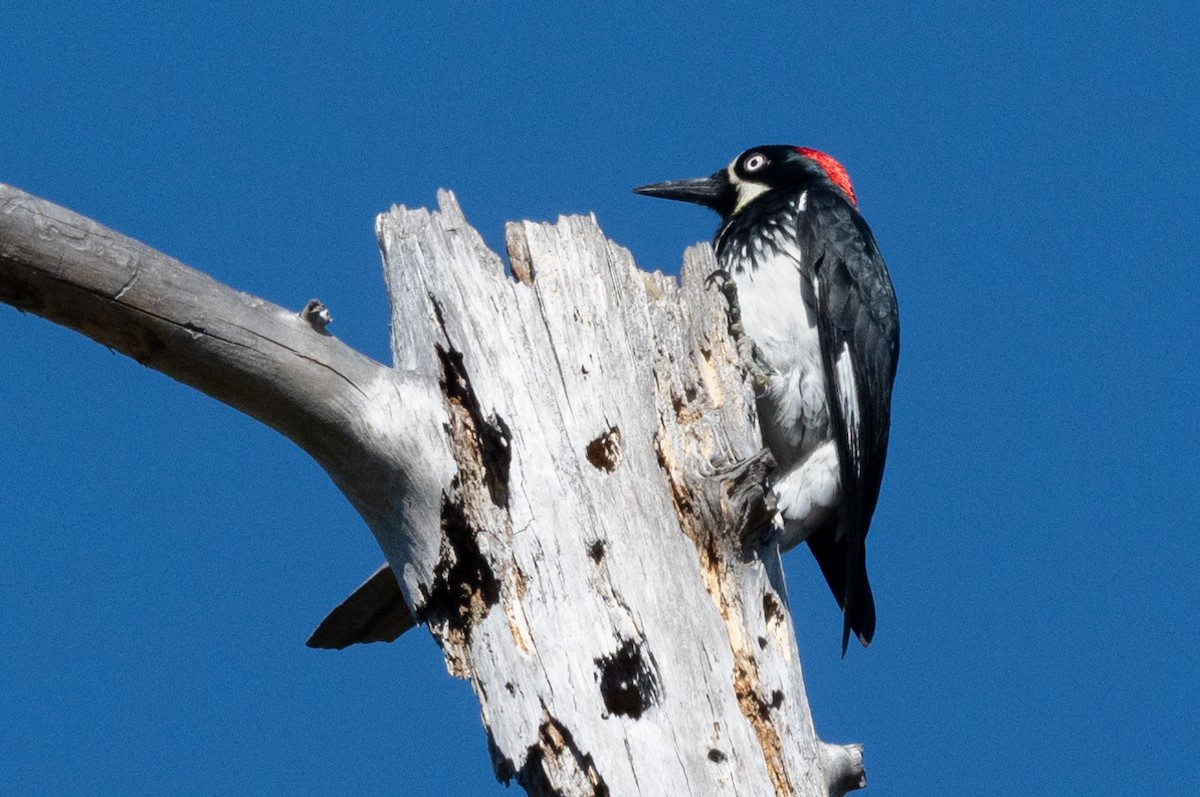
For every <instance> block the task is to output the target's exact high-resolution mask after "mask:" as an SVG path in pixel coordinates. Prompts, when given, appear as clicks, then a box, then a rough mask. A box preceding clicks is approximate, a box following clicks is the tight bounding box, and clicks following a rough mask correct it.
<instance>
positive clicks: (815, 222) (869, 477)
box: [798, 191, 900, 655]
mask: <svg viewBox="0 0 1200 797" xmlns="http://www.w3.org/2000/svg"><path fill="white" fill-rule="evenodd" d="M798 234H799V239H800V246H801V251H802V252H803V253H804V262H803V263H802V264H801V274H802V275H803V279H805V280H806V281H807V282H808V284H806V285H805V286H804V295H805V300H806V301H807V302H808V303H809V306H810V307H811V308H812V309H813V311H814V313H813V314H814V316H815V317H816V318H817V331H818V335H819V336H820V341H821V359H822V365H823V367H824V371H825V389H826V394H827V395H828V397H829V412H830V418H831V420H832V422H833V428H834V433H835V436H836V440H837V448H838V463H839V466H840V470H841V481H842V505H841V511H840V512H839V516H838V522H837V526H836V528H831V529H827V530H824V531H822V532H818V533H816V534H814V535H813V536H811V537H809V540H808V543H809V547H810V548H811V549H812V552H813V556H815V557H816V559H817V563H818V564H819V565H820V566H821V572H822V573H823V574H824V575H825V580H826V581H828V582H829V586H830V589H832V590H833V594H834V597H835V598H837V601H838V605H839V606H841V607H842V610H843V615H844V622H843V627H842V655H845V653H846V644H847V642H848V641H849V638H850V631H851V630H853V631H854V633H855V635H856V636H857V637H858V639H859V641H860V642H861V643H862V644H863V645H867V644H868V643H870V641H871V638H872V637H873V636H874V634H875V601H874V598H873V597H872V595H871V585H870V582H869V581H868V580H867V566H866V548H865V543H866V537H867V530H868V528H869V527H870V524H871V516H872V515H873V514H874V512H875V504H876V502H877V501H878V499H879V485H880V482H881V481H882V479H883V465H884V461H885V460H886V458H887V444H888V429H889V426H890V414H891V400H892V382H893V381H894V379H895V376H896V361H897V358H898V357H899V354H900V321H899V315H898V312H897V308H896V294H895V291H894V290H893V288H892V281H891V278H890V277H889V276H888V271H887V266H886V265H884V262H883V258H882V257H881V256H880V254H879V248H878V247H877V246H876V244H875V237H874V236H873V235H872V234H871V230H870V228H868V227H867V223H866V222H865V221H864V220H863V218H862V216H860V215H859V213H858V211H857V210H855V209H854V208H853V207H852V206H851V205H850V204H849V203H848V202H847V201H846V200H845V198H843V197H842V196H841V195H839V194H835V193H833V192H832V191H829V192H826V191H810V192H809V196H808V202H807V205H806V207H805V211H804V212H803V213H802V214H801V215H800V220H799V230H798Z"/></svg>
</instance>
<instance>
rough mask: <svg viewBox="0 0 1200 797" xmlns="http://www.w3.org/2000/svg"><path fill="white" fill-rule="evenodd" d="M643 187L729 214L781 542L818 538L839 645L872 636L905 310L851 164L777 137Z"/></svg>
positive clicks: (725, 227) (722, 234) (729, 273)
mask: <svg viewBox="0 0 1200 797" xmlns="http://www.w3.org/2000/svg"><path fill="white" fill-rule="evenodd" d="M634 191H635V192H637V193H639V194H646V195H648V196H655V197H662V198H665V199H677V200H681V201H683V202H692V203H695V204H699V205H705V206H707V207H709V208H712V209H713V210H715V211H716V212H717V213H719V214H720V216H721V225H720V227H718V228H717V233H716V236H715V237H714V238H713V246H714V247H715V249H716V255H717V262H718V264H719V265H720V267H721V272H723V276H724V277H726V278H727V279H731V280H732V281H733V284H734V285H735V286H736V303H737V305H739V306H740V316H741V318H740V321H741V328H742V330H744V334H745V335H746V336H748V337H749V338H750V340H751V341H753V348H754V349H755V350H756V351H755V354H754V355H753V362H752V363H749V364H748V367H749V368H750V369H751V370H752V371H755V372H757V373H758V374H759V377H760V380H759V381H760V384H759V385H758V387H759V394H758V402H757V403H758V415H759V424H760V426H761V428H762V434H763V443H764V444H765V445H766V446H767V448H769V449H770V451H771V453H772V455H773V456H774V457H775V461H776V470H775V472H774V474H773V475H772V488H773V490H774V492H775V497H776V502H777V504H778V507H779V513H780V517H781V519H782V524H783V529H782V532H781V534H780V537H779V545H780V549H781V550H788V549H789V548H792V547H793V546H796V545H798V544H800V542H801V541H804V540H807V541H808V545H809V548H810V549H811V550H812V553H813V556H814V557H816V560H817V563H818V564H819V565H820V567H821V572H822V573H823V574H824V576H825V580H826V581H828V582H829V587H830V589H832V590H833V595H834V597H835V598H837V601H838V605H839V606H840V607H841V608H842V612H843V618H844V619H843V626H842V655H843V656H844V655H845V654H846V643H847V641H848V640H849V638H850V632H851V631H853V632H854V633H855V635H856V636H857V637H858V639H859V641H860V642H861V643H862V644H863V645H864V646H866V645H868V644H870V642H871V638H872V637H873V636H874V634H875V600H874V598H873V597H872V595H871V585H870V582H869V581H868V580H867V567H866V548H865V544H866V537H867V529H868V527H869V526H870V523H871V516H872V514H874V512H875V504H876V501H877V500H878V498H879V485H880V481H881V480H882V478H883V464H884V459H885V458H886V456H887V445H888V427H889V416H890V406H891V398H892V382H893V380H894V379H895V375H896V361H897V358H898V356H899V353H900V320H899V315H898V312H897V308H896V294H895V291H894V290H893V288H892V281H891V278H890V277H889V276H888V271H887V266H885V265H884V262H883V258H882V257H881V256H880V254H879V248H878V246H876V244H875V237H874V236H873V235H872V234H871V230H870V228H869V227H867V223H866V222H865V221H864V220H863V217H862V216H861V215H859V212H858V203H857V200H856V198H855V196H854V189H853V188H852V187H851V185H850V178H849V176H848V175H847V174H846V170H845V169H844V168H843V167H842V165H841V164H840V163H838V162H837V161H836V160H834V159H833V158H831V157H830V156H828V155H826V154H825V153H823V152H818V151H816V150H813V149H807V148H804V147H792V146H781V145H772V146H763V147H755V148H754V149H749V150H746V151H745V152H743V153H742V154H741V155H739V156H738V157H737V158H735V159H734V161H733V162H732V163H731V164H729V166H727V167H726V168H724V169H722V170H720V171H718V172H716V173H715V174H713V175H712V176H711V177H701V178H698V179H694V180H672V181H669V182H665V183H655V184H654V185H644V186H641V187H640V188H635V189H634ZM739 348H740V347H739ZM756 364H757V365H756Z"/></svg>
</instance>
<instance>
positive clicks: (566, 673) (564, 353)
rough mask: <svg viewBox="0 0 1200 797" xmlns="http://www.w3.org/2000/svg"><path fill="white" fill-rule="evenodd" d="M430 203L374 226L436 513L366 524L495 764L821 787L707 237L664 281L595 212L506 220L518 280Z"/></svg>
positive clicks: (647, 785)
mask: <svg viewBox="0 0 1200 797" xmlns="http://www.w3.org/2000/svg"><path fill="white" fill-rule="evenodd" d="M439 205H440V210H439V211H438V212H436V213H429V212H428V211H425V210H408V209H405V208H393V209H392V210H391V211H390V212H388V213H386V214H384V215H382V216H381V217H380V218H379V220H378V223H377V232H378V236H379V240H380V244H381V247H382V249H383V255H384V268H385V275H386V278H387V281H388V287H389V291H390V294H391V299H392V331H393V332H392V344H393V353H394V357H395V361H396V365H397V367H398V368H400V369H402V370H404V371H408V372H415V373H416V374H419V375H422V376H425V377H436V379H437V380H438V384H439V385H440V386H441V392H442V400H443V402H444V405H445V419H446V420H445V428H444V431H445V433H446V439H447V441H448V449H447V451H446V456H447V457H449V458H450V460H451V462H450V464H449V466H448V467H444V466H442V465H440V464H439V465H438V468H437V469H435V472H436V473H441V474H442V475H443V477H442V479H441V495H440V496H432V495H425V496H420V497H419V500H418V504H419V505H420V506H432V505H433V504H434V502H435V501H436V502H438V503H437V505H439V506H440V507H441V509H440V518H441V522H440V523H439V524H428V525H427V526H426V527H418V526H416V525H415V524H412V523H404V524H398V527H400V526H402V527H403V529H404V532H405V534H415V535H418V536H419V537H420V539H413V540H402V539H398V537H400V536H403V535H398V534H395V533H394V532H390V531H389V530H387V529H379V528H376V533H377V536H379V537H380V541H381V543H382V544H383V546H384V549H385V553H387V555H388V559H389V562H390V563H391V565H392V567H393V570H394V571H395V573H396V574H397V579H398V581H399V582H400V586H401V589H402V591H403V593H404V595H405V596H406V597H407V599H408V600H409V601H410V602H411V603H412V605H413V606H414V608H415V610H416V613H417V616H418V617H419V618H420V619H422V620H423V621H425V622H426V623H427V624H428V625H429V628H430V631H431V632H432V633H433V635H434V636H435V638H436V639H437V640H438V642H439V644H440V645H441V647H442V649H443V651H444V653H445V656H446V661H447V664H448V667H449V668H450V670H451V671H452V672H453V673H454V674H456V675H460V676H462V677H464V678H467V679H468V680H469V681H470V682H471V684H472V686H473V688H474V690H475V693H476V695H477V697H478V698H479V701H480V705H481V708H482V715H483V721H484V724H485V727H486V729H487V732H488V736H489V741H490V747H491V751H492V757H493V762H494V764H495V767H496V771H497V774H498V776H499V777H500V778H501V779H503V780H506V781H507V780H511V779H515V780H516V781H517V782H518V783H520V784H521V785H522V786H523V787H524V788H525V789H526V790H527V791H528V792H529V793H531V794H581V795H582V794H587V795H603V794H612V795H618V794H619V795H638V794H643V795H670V794H703V795H724V794H780V795H782V794H805V795H808V794H812V795H816V794H822V795H824V794H828V793H829V792H830V790H831V784H833V783H834V782H835V781H834V779H833V778H832V774H831V773H830V772H827V771H826V769H827V767H826V766H825V762H829V761H840V760H842V758H840V757H838V756H834V755H825V754H823V753H822V751H823V749H824V746H823V745H822V743H821V742H820V741H819V740H818V739H817V738H816V735H815V733H814V731H813V727H812V721H811V718H810V717H809V713H808V705H807V699H806V697H805V695H804V690H803V683H802V680H801V674H800V666H799V655H798V652H797V649H796V643H795V637H794V634H793V631H792V622H791V618H790V615H789V612H788V605H787V598H786V592H785V589H784V584H783V577H782V570H781V569H780V566H779V559H778V554H777V552H776V549H775V547H774V544H773V541H772V539H771V536H772V535H771V531H770V525H769V523H768V519H769V517H770V511H771V510H770V507H769V506H768V501H767V491H766V490H765V486H764V485H765V477H766V474H767V472H768V468H769V461H768V459H767V458H765V457H761V456H759V448H760V446H759V437H758V431H757V425H756V419H755V414H754V401H753V395H752V391H751V389H750V386H749V385H748V384H746V383H745V381H744V380H743V376H742V374H741V373H740V372H739V369H738V366H737V362H738V358H737V354H736V351H735V349H734V346H733V344H732V343H731V341H730V339H729V336H728V333H727V329H726V318H725V312H724V310H725V305H724V299H723V298H722V296H721V295H720V293H719V292H717V291H707V290H705V288H704V282H705V278H706V277H707V276H708V275H709V274H710V273H711V272H712V271H713V270H714V269H715V268H716V266H715V263H714V262H713V259H712V253H711V250H710V249H709V248H708V247H707V246H699V247H693V248H692V249H690V250H689V251H688V253H687V255H686V257H685V263H684V270H683V278H682V286H680V285H678V284H677V283H676V281H675V280H674V279H672V278H669V277H664V276H663V275H661V274H657V273H655V274H647V273H644V272H642V271H639V270H638V269H637V268H636V266H635V265H634V263H633V260H632V258H631V256H630V255H629V253H628V252H627V251H626V250H624V249H622V248H620V247H618V246H616V245H614V244H612V243H611V242H610V241H608V240H606V239H605V238H604V236H603V233H601V231H600V230H599V228H598V227H597V226H596V223H595V220H594V219H592V218H581V217H571V218H564V219H560V221H559V222H558V224H556V225H549V224H533V223H529V222H524V223H520V224H513V225H509V227H508V229H507V244H508V249H509V253H510V259H511V262H512V267H513V272H514V274H515V276H516V278H515V279H514V278H511V277H509V276H507V275H506V274H505V270H504V267H503V264H502V263H501V261H500V259H499V258H498V257H497V256H496V255H495V254H493V253H492V252H490V251H488V250H487V248H486V247H485V246H484V244H483V242H482V240H481V239H480V237H479V235H478V233H476V232H475V231H474V230H473V229H471V228H470V227H469V226H468V225H467V223H466V220H465V219H464V218H463V215H462V212H461V210H460V209H459V207H458V204H457V202H456V201H455V199H454V197H453V195H451V194H449V193H448V192H442V193H441V194H439ZM435 461H437V460H435ZM834 749H838V750H841V749H843V748H834ZM859 760H860V761H861V758H860V759H859ZM828 768H832V767H828ZM836 782H838V783H843V782H845V777H843V776H839V778H838V779H837V781H836Z"/></svg>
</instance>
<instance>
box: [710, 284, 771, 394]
mask: <svg viewBox="0 0 1200 797" xmlns="http://www.w3.org/2000/svg"><path fill="white" fill-rule="evenodd" d="M717 282H720V285H719V286H718V287H719V288H720V290H721V294H722V295H723V296H724V297H725V302H726V304H728V306H729V309H728V312H727V316H728V318H729V336H730V337H732V338H733V343H734V345H735V346H736V347H737V353H738V361H739V362H740V363H741V364H742V369H743V370H744V371H745V372H746V373H747V374H749V375H750V379H751V380H753V382H754V392H755V393H758V394H761V393H762V392H763V390H765V389H766V387H767V377H768V376H770V374H771V367H770V366H769V365H767V363H766V361H765V360H763V357H762V352H761V351H759V348H758V346H757V345H756V344H755V342H754V340H753V339H752V338H751V337H750V336H749V335H747V334H746V328H745V327H744V326H742V305H741V304H740V303H739V302H738V292H737V281H736V280H734V279H733V276H732V275H731V274H730V273H729V272H728V271H726V270H725V269H723V268H719V269H717V270H716V271H714V272H713V273H711V274H709V275H708V277H706V278H705V280H704V287H706V288H712V286H713V285H714V284H715V283H717Z"/></svg>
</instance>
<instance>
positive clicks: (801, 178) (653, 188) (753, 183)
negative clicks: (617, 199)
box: [633, 144, 858, 220]
mask: <svg viewBox="0 0 1200 797" xmlns="http://www.w3.org/2000/svg"><path fill="white" fill-rule="evenodd" d="M817 185H825V186H827V187H831V188H834V189H836V190H837V191H839V192H841V193H842V195H843V196H845V197H846V200H847V201H849V202H850V204H852V205H855V206H857V205H858V202H857V200H856V199H855V197H854V188H853V187H852V186H851V185H850V176H849V175H848V174H846V170H845V168H843V167H842V164H840V163H838V162H837V161H836V160H834V159H833V158H832V157H830V156H829V155H826V154H825V153H824V152H818V151H817V150H815V149H808V148H807V147H793V146H789V145H785V144H771V145H768V146H763V147H754V148H753V149H748V150H746V151H745V152H743V153H742V154H741V155H738V156H737V157H736V158H734V159H733V162H732V163H730V164H729V165H728V166H726V167H725V168H724V169H721V170H720V171H719V172H715V173H714V174H712V175H711V176H709V177H698V178H695V179H692V180H668V181H667V182H665V183H653V184H651V185H643V186H639V187H637V188H635V189H633V190H634V193H637V194H645V195H646V196H656V197H661V198H663V199H676V200H679V201H680V202H692V203H694V204H697V205H704V206H706V207H710V208H712V209H713V210H715V211H716V212H717V213H719V214H721V218H722V219H725V220H728V219H730V218H732V217H734V216H736V215H737V214H738V213H740V212H741V211H742V210H743V209H744V208H745V207H746V206H747V205H749V204H750V203H751V202H753V201H754V200H756V199H758V198H759V197H760V196H762V195H763V194H765V193H767V192H769V191H774V190H776V189H791V190H804V189H806V188H811V187H814V186H817Z"/></svg>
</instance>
